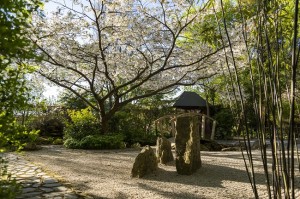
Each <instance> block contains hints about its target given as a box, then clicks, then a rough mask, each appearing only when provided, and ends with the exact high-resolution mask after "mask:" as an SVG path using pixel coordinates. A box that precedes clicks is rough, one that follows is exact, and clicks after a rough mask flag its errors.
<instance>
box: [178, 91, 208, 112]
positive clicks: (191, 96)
mask: <svg viewBox="0 0 300 199" xmlns="http://www.w3.org/2000/svg"><path fill="white" fill-rule="evenodd" d="M173 107H176V108H181V109H201V108H205V107H206V101H205V100H204V99H203V98H202V97H200V96H199V95H198V94H197V93H195V92H189V91H184V92H183V93H182V94H181V95H180V96H179V98H178V99H177V100H176V102H175V103H174V105H173Z"/></svg>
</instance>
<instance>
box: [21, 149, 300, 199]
mask: <svg viewBox="0 0 300 199" xmlns="http://www.w3.org/2000/svg"><path fill="white" fill-rule="evenodd" d="M139 151H140V150H137V149H124V150H109V151H105V150H104V151H103V150H71V149H65V148H63V147H62V146H44V147H43V148H42V150H39V151H33V152H26V153H25V154H24V157H25V158H26V159H28V160H30V161H31V162H34V163H35V164H37V165H40V166H41V167H42V168H43V169H45V170H46V171H48V172H50V173H52V174H53V175H55V176H56V177H58V178H59V180H61V181H63V182H65V183H69V184H71V185H72V187H73V189H74V190H75V191H76V192H77V193H81V194H83V195H88V196H91V197H93V198H141V199H142V198H149V199H150V198H151V199H152V198H157V199H158V198H159V199H163V198H168V199H171V198H172V199H173V198H174V199H175V198H178V199H182V198H185V199H190V198H205V199H215V198H218V199H222V198H224V199H225V198H232V199H235V198H253V194H252V189H251V185H250V183H249V181H248V177H247V173H246V171H245V168H244V162H243V159H242V156H241V152H201V160H202V168H200V169H199V170H198V171H197V172H196V173H195V174H193V175H190V176H183V175H178V174H177V173H176V168H175V165H174V164H175V163H174V162H172V163H171V164H169V165H159V170H158V171H157V172H156V173H154V174H151V175H148V176H146V177H145V178H143V179H135V178H131V177H130V173H131V168H132V165H133V162H134V159H135V157H136V156H137V154H138V153H139ZM254 163H255V165H257V166H256V168H255V169H256V171H257V172H258V174H257V184H258V188H259V195H260V198H267V195H265V193H266V192H265V191H266V188H265V184H264V175H263V170H262V169H263V168H262V166H261V163H260V158H259V153H258V151H254ZM298 174H299V173H298ZM296 180H297V183H296V187H297V190H296V198H300V191H299V187H300V182H299V181H300V180H299V175H298V176H297V178H296Z"/></svg>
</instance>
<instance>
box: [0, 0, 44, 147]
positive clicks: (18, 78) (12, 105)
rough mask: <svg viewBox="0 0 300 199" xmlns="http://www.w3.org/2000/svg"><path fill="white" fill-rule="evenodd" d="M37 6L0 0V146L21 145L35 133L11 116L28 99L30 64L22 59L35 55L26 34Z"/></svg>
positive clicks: (35, 2)
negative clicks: (27, 75)
mask: <svg viewBox="0 0 300 199" xmlns="http://www.w3.org/2000/svg"><path fill="white" fill-rule="evenodd" d="M39 6H41V3H40V1H38V0H18V1H11V0H2V1H0V35H1V37H0V111H1V112H0V147H3V146H7V145H8V146H14V147H17V148H21V147H22V146H24V144H25V143H24V142H27V141H28V142H31V141H32V139H34V138H33V137H34V136H33V135H35V134H36V132H34V131H33V132H30V131H27V130H26V129H25V127H24V126H22V125H19V124H18V123H17V122H16V119H15V117H14V116H15V114H16V113H18V111H19V110H21V109H23V108H24V107H25V106H27V102H28V100H29V99H28V98H29V89H28V88H27V87H26V84H25V83H26V81H25V79H26V78H25V74H26V73H29V72H32V71H33V70H34V67H31V66H28V65H27V64H25V63H24V61H26V60H28V59H31V58H34V57H35V56H34V47H33V45H32V43H31V40H30V39H29V38H28V37H27V36H26V34H27V32H28V31H27V30H28V28H29V26H30V17H31V15H32V13H33V12H35V11H38V8H39ZM18 139H20V140H18ZM18 145H19V146H18Z"/></svg>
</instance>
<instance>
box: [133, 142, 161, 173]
mask: <svg viewBox="0 0 300 199" xmlns="http://www.w3.org/2000/svg"><path fill="white" fill-rule="evenodd" d="M157 167H158V164H157V158H156V155H155V153H154V151H153V149H152V148H151V147H150V146H145V147H144V148H143V149H142V151H141V152H140V153H139V154H138V156H137V157H136V158H135V161H134V164H133V168H132V170H131V177H138V178H141V177H143V176H145V175H146V174H148V173H152V172H154V171H155V170H156V169H157Z"/></svg>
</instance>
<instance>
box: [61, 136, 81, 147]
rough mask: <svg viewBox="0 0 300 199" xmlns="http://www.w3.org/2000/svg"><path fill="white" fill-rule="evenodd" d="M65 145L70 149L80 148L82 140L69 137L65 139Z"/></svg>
mask: <svg viewBox="0 0 300 199" xmlns="http://www.w3.org/2000/svg"><path fill="white" fill-rule="evenodd" d="M64 146H65V147H67V148H69V149H80V148H81V147H80V141H78V140H76V139H74V138H71V137H69V138H67V139H66V140H65V141H64Z"/></svg>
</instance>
